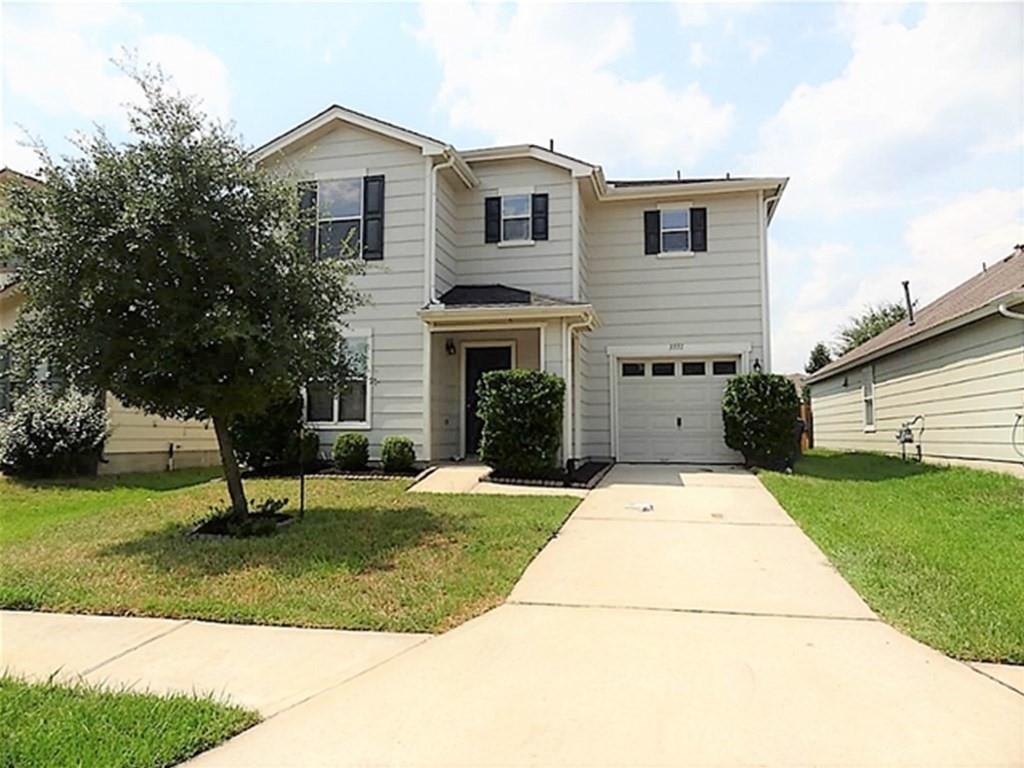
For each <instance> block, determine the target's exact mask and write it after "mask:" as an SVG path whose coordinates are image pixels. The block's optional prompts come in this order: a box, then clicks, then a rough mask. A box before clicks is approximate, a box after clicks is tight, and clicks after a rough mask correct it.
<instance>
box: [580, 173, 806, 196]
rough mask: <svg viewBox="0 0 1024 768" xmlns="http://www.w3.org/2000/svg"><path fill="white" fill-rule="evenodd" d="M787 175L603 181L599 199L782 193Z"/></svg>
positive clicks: (777, 194)
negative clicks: (632, 182)
mask: <svg viewBox="0 0 1024 768" xmlns="http://www.w3.org/2000/svg"><path fill="white" fill-rule="evenodd" d="M788 181H789V179H787V178H785V177H764V178H755V179H720V180H716V181H700V182H686V183H682V182H681V183H680V184H679V185H674V184H651V185H649V186H631V187H609V186H607V183H606V184H605V185H604V191H603V193H602V194H601V195H600V197H601V199H602V200H658V199H681V198H686V197H690V196H693V195H715V194H729V193H735V192H763V191H766V190H767V191H769V192H775V193H776V197H778V196H780V195H781V194H782V190H783V189H785V186H786V183H787V182H788Z"/></svg>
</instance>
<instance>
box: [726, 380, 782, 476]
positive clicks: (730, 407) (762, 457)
mask: <svg viewBox="0 0 1024 768" xmlns="http://www.w3.org/2000/svg"><path fill="white" fill-rule="evenodd" d="M799 415H800V398H799V396H798V395H797V393H796V387H795V386H793V382H791V381H790V380H789V379H787V378H786V377H785V376H780V375H778V374H773V373H748V374H744V375H742V376H734V377H733V378H731V379H729V382H728V383H727V384H726V386H725V394H724V395H723V396H722V420H723V421H724V422H725V444H726V445H728V446H729V447H730V448H732V449H733V450H734V451H739V452H740V453H742V454H743V459H744V460H745V461H746V463H747V465H748V466H753V467H765V468H767V469H782V468H784V467H787V466H790V465H791V464H792V463H793V459H794V457H795V456H796V452H797V441H796V433H795V427H796V420H797V417H798V416H799Z"/></svg>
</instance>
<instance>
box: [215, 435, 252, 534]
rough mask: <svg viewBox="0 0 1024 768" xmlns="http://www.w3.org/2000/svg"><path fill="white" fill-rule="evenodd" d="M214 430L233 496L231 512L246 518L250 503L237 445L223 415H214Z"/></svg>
mask: <svg viewBox="0 0 1024 768" xmlns="http://www.w3.org/2000/svg"><path fill="white" fill-rule="evenodd" d="M213 431H214V432H215V433H216V434H217V445H218V446H219V448H220V463H221V466H222V467H223V468H224V479H225V480H226V481H227V484H228V494H229V495H230V496H231V514H232V515H233V516H234V517H238V518H244V517H245V516H246V515H248V514H249V503H248V502H247V501H246V500H245V489H243V488H242V473H241V472H240V471H239V469H238V460H237V459H236V458H235V446H234V442H233V441H232V440H231V433H230V432H229V431H228V424H227V421H225V419H224V417H223V416H214V417H213Z"/></svg>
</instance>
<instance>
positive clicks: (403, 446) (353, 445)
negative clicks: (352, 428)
mask: <svg viewBox="0 0 1024 768" xmlns="http://www.w3.org/2000/svg"><path fill="white" fill-rule="evenodd" d="M332 456H333V458H334V464H335V466H336V467H338V469H344V470H349V471H356V470H360V469H366V465H367V464H368V463H369V461H370V441H369V440H368V439H367V438H366V435H361V434H357V433H352V432H347V433H345V434H342V435H338V438H337V439H336V440H335V441H334V450H333V451H332ZM415 462H416V449H415V447H414V446H413V442H412V440H410V439H409V438H408V437H397V436H394V435H392V436H390V437H385V438H384V441H383V442H382V443H381V446H380V464H381V467H382V468H383V469H384V471H385V472H408V471H409V470H410V469H412V466H413V464H414V463H415Z"/></svg>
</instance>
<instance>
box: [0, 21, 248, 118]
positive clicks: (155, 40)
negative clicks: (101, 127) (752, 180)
mask: <svg viewBox="0 0 1024 768" xmlns="http://www.w3.org/2000/svg"><path fill="white" fill-rule="evenodd" d="M19 10H20V12H19V13H17V14H15V13H10V12H9V13H7V14H6V15H5V20H4V21H5V27H6V28H5V30H4V48H5V51H4V55H5V62H4V74H5V78H6V82H7V86H8V87H9V88H10V91H11V93H14V94H17V95H18V96H20V97H22V98H24V99H26V100H28V101H29V102H31V103H33V104H35V105H36V106H38V107H39V108H41V109H42V110H44V111H46V112H48V113H50V114H54V115H64V114H73V115H79V116H82V117H85V118H89V119H91V120H104V119H110V118H114V119H122V120H123V114H124V109H123V105H124V104H125V103H128V102H131V101H132V100H134V99H137V98H138V93H137V89H136V88H135V86H134V84H133V83H132V82H131V80H130V79H129V78H128V77H127V76H126V75H125V74H124V73H122V72H121V71H120V70H118V69H117V68H116V67H115V66H114V65H113V64H112V63H111V59H112V58H117V57H120V56H121V54H122V52H123V50H124V49H129V50H137V51H138V53H139V59H140V61H141V62H143V63H153V64H159V65H160V66H161V67H162V68H163V70H164V71H165V72H166V73H167V74H168V75H170V76H171V78H172V79H173V81H174V83H175V84H176V86H177V87H178V88H179V89H180V90H181V91H182V92H183V93H187V94H190V95H196V96H198V97H199V98H200V99H201V102H202V105H203V107H204V108H205V109H206V110H207V111H209V112H210V113H211V114H213V115H215V116H217V117H222V118H223V117H226V116H227V115H228V105H229V87H228V72H227V67H226V66H225V65H224V63H223V62H222V61H221V60H220V59H219V58H218V57H217V56H216V55H215V54H213V53H211V52H210V51H208V50H206V49H204V48H202V47H200V46H197V45H195V44H194V43H191V42H190V41H188V40H186V39H185V38H182V37H179V36H175V35H156V34H148V35H147V34H145V31H144V29H143V23H142V20H141V18H140V17H139V16H138V15H137V14H136V13H134V12H132V11H130V10H128V9H126V8H124V7H123V6H118V5H112V4H103V5H95V6H94V5H54V6H44V7H39V8H32V7H28V6H24V7H22V8H21V9H19Z"/></svg>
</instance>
